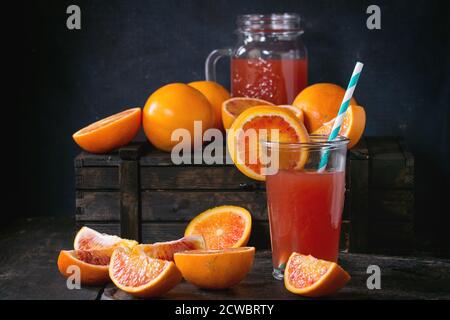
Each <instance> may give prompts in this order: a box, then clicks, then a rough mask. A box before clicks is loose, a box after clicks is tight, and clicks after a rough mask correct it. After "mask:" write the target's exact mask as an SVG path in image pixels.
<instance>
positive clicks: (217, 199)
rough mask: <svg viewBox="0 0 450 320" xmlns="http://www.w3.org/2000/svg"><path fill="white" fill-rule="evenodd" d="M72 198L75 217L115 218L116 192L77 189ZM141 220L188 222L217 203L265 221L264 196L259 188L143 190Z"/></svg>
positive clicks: (113, 219) (78, 218)
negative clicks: (199, 190)
mask: <svg viewBox="0 0 450 320" xmlns="http://www.w3.org/2000/svg"><path fill="white" fill-rule="evenodd" d="M78 194H79V195H78V197H77V199H76V205H77V215H76V218H77V220H80V221H119V219H120V202H119V201H120V200H119V193H118V192H95V191H94V192H90V191H84V192H79V193H78ZM141 199H142V220H143V221H188V220H190V219H192V218H193V217H195V216H196V215H197V214H199V213H200V212H202V211H204V210H206V209H209V208H211V207H215V206H219V205H225V204H230V205H238V206H243V207H245V208H247V209H248V210H249V211H250V212H251V213H252V215H253V218H254V219H255V220H267V205H266V195H265V192H263V191H248V192H242V191H220V192H216V191H209V192H207V191H202V192H195V191H144V192H142V193H141Z"/></svg>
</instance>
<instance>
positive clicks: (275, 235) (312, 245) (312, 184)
mask: <svg viewBox="0 0 450 320" xmlns="http://www.w3.org/2000/svg"><path fill="white" fill-rule="evenodd" d="M266 189H267V202H268V211H269V220H270V237H271V243H272V259H273V266H274V268H275V269H277V268H279V269H284V264H285V263H286V262H287V260H288V258H289V256H290V254H291V253H292V252H294V251H295V252H298V253H301V254H305V255H308V254H311V255H312V256H314V257H316V258H319V259H324V260H328V261H334V262H336V261H337V258H338V250H339V235H340V230H341V219H342V210H343V206H344V192H345V173H344V172H338V171H334V172H322V173H318V172H308V171H294V170H290V171H289V170H279V171H278V173H276V174H274V175H271V176H267V177H266Z"/></svg>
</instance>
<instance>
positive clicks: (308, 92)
mask: <svg viewBox="0 0 450 320" xmlns="http://www.w3.org/2000/svg"><path fill="white" fill-rule="evenodd" d="M344 94H345V90H344V88H342V87H340V86H338V85H336V84H332V83H317V84H314V85H311V86H309V87H307V88H305V89H303V90H302V92H300V93H299V94H298V95H297V97H296V98H295V100H294V102H293V103H292V105H294V106H296V107H297V108H299V109H300V110H302V111H303V115H304V119H305V126H306V129H308V131H309V132H314V131H316V130H317V129H319V128H320V127H321V126H322V125H323V124H324V123H325V122H328V121H330V120H332V119H334V118H335V117H336V116H337V113H338V111H339V107H340V106H341V103H342V99H343V98H344ZM350 104H351V105H357V102H356V100H355V99H354V98H352V99H351V100H350Z"/></svg>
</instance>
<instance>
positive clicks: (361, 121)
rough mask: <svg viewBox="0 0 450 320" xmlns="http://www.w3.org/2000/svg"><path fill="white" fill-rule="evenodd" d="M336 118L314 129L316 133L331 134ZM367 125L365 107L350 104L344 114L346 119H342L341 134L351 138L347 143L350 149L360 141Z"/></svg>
mask: <svg viewBox="0 0 450 320" xmlns="http://www.w3.org/2000/svg"><path fill="white" fill-rule="evenodd" d="M335 120H336V118H334V119H333V120H331V121H328V122H326V123H324V124H323V126H321V127H320V128H319V129H317V130H316V131H314V132H313V133H314V134H324V135H329V134H330V133H331V129H332V128H333V124H334V121H335ZM365 126H366V112H365V111H364V108H363V107H360V106H349V107H348V109H347V111H346V112H345V114H344V119H343V120H342V125H341V130H339V134H340V135H341V136H344V137H347V138H349V139H350V142H349V144H348V145H347V147H348V149H350V148H353V147H354V146H355V145H356V144H357V143H358V141H359V140H360V139H361V137H362V134H363V132H364V128H365Z"/></svg>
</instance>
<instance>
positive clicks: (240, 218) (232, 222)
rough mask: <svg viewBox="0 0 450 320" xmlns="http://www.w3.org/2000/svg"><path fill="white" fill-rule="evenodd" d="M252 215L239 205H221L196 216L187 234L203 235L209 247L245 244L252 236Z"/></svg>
mask: <svg viewBox="0 0 450 320" xmlns="http://www.w3.org/2000/svg"><path fill="white" fill-rule="evenodd" d="M251 228H252V216H251V215H250V212H248V210H247V209H244V208H242V207H238V206H219V207H215V208H212V209H209V210H206V211H205V212H202V213H200V214H199V215H198V216H196V217H195V218H194V219H192V221H191V222H190V223H189V224H188V226H187V227H186V231H185V232H184V235H185V236H190V235H201V236H203V239H204V240H205V244H206V248H207V249H224V248H236V247H242V246H245V245H246V244H247V242H248V239H249V238H250V231H251Z"/></svg>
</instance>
